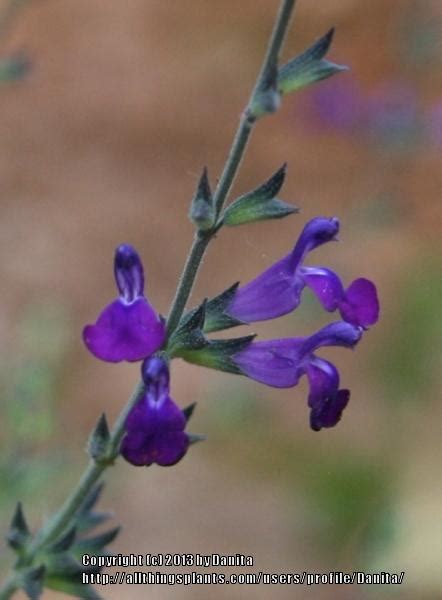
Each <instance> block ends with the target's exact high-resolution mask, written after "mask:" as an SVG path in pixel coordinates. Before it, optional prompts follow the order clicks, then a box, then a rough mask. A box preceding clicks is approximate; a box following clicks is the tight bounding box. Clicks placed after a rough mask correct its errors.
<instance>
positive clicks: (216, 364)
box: [179, 334, 256, 375]
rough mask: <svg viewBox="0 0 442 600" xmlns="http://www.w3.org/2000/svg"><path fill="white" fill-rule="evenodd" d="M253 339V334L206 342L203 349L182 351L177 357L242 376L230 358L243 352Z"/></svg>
mask: <svg viewBox="0 0 442 600" xmlns="http://www.w3.org/2000/svg"><path fill="white" fill-rule="evenodd" d="M255 337H256V336H255V335H254V334H253V335H247V336H244V337H240V338H231V339H227V340H207V344H206V346H205V347H204V348H200V349H197V350H184V351H183V352H181V353H180V354H179V356H180V357H181V358H183V359H184V360H186V361H187V362H190V363H194V364H196V365H200V366H202V367H209V368H210V369H216V370H218V371H225V372H227V373H234V374H236V375H242V374H243V372H242V370H241V369H240V367H239V366H238V365H237V364H236V363H235V361H234V360H233V358H232V357H233V356H235V354H238V352H241V351H242V350H245V349H246V348H247V346H249V344H250V343H251V342H252V341H253V339H254V338H255Z"/></svg>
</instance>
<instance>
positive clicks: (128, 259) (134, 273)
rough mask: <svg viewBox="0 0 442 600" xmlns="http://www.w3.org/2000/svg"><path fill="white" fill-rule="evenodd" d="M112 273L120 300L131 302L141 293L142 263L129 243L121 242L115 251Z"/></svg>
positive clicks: (142, 285)
mask: <svg viewBox="0 0 442 600" xmlns="http://www.w3.org/2000/svg"><path fill="white" fill-rule="evenodd" d="M114 275H115V282H116V284H117V287H118V291H119V292H120V298H121V299H122V300H124V301H126V302H133V301H134V300H136V299H137V298H140V297H141V296H142V295H143V292H144V272H143V264H142V262H141V259H140V257H139V255H138V252H137V251H136V250H135V248H133V247H132V246H130V245H129V244H121V245H120V246H118V248H117V249H116V251H115V258H114Z"/></svg>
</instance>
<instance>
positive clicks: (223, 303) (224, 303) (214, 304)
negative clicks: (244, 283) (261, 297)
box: [204, 282, 247, 333]
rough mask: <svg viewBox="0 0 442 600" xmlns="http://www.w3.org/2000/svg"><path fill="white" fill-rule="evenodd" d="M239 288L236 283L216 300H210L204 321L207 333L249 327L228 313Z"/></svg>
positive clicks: (216, 297)
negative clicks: (243, 326) (239, 326)
mask: <svg viewBox="0 0 442 600" xmlns="http://www.w3.org/2000/svg"><path fill="white" fill-rule="evenodd" d="M238 286H239V282H236V283H234V284H233V285H232V286H230V287H229V288H228V289H227V290H225V291H224V292H222V293H221V294H219V296H215V298H212V300H209V301H208V302H207V303H206V316H205V321H204V331H205V333H209V332H211V331H221V330H222V329H230V328H231V327H237V326H238V325H247V323H244V321H240V320H239V319H235V318H234V317H231V316H230V315H229V314H227V312H226V310H227V309H228V307H229V304H230V303H231V301H232V299H233V297H234V295H235V292H236V290H237V289H238Z"/></svg>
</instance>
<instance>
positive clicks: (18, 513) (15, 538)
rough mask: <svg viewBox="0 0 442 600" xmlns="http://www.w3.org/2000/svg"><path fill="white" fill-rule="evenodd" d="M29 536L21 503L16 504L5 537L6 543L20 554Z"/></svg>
mask: <svg viewBox="0 0 442 600" xmlns="http://www.w3.org/2000/svg"><path fill="white" fill-rule="evenodd" d="M30 535H31V534H30V531H29V527H28V524H27V522H26V519H25V515H24V512H23V508H22V505H21V502H17V506H16V507H15V512H14V516H13V517H12V520H11V525H10V527H9V531H8V534H7V536H6V539H7V542H8V544H9V546H10V547H11V548H13V549H14V550H15V551H16V552H20V551H21V550H23V548H24V547H25V545H26V542H27V541H28V540H29V538H30Z"/></svg>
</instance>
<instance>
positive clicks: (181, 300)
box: [0, 0, 295, 600]
mask: <svg viewBox="0 0 442 600" xmlns="http://www.w3.org/2000/svg"><path fill="white" fill-rule="evenodd" d="M294 5H295V0H282V3H281V7H280V10H279V12H278V15H277V17H276V22H275V26H274V28H273V32H272V35H271V38H270V41H269V44H268V48H267V52H266V55H265V58H264V61H263V64H262V67H261V70H260V74H259V75H258V78H257V81H256V84H255V86H254V92H255V90H257V89H259V87H260V86H261V84H262V82H263V80H264V77H265V75H266V72H267V70H268V67H269V65H271V64H272V62H273V63H274V62H275V60H276V58H277V57H278V55H279V52H280V50H281V47H282V44H283V42H284V38H285V34H286V32H287V28H288V25H289V21H290V16H291V13H292V11H293V8H294ZM252 98H253V93H252V96H251V98H250V100H249V102H248V104H247V106H246V109H245V110H244V112H243V114H242V116H241V119H240V122H239V125H238V129H237V131H236V134H235V137H234V140H233V143H232V146H231V149H230V152H229V155H228V157H227V160H226V164H225V166H224V169H223V172H222V174H221V177H220V180H219V182H218V185H217V187H216V190H215V193H214V203H215V207H216V213H217V216H218V217H219V215H220V213H221V210H222V208H223V205H224V203H225V201H226V198H227V196H228V194H229V192H230V190H231V187H232V184H233V182H234V179H235V176H236V174H237V172H238V169H239V167H240V164H241V161H242V158H243V156H244V152H245V149H246V146H247V142H248V140H249V138H250V134H251V132H252V129H253V126H254V123H255V118H254V117H253V115H252V113H251V102H252ZM218 229H219V225H216V226H214V228H213V229H212V230H209V231H207V232H198V233H197V234H196V236H195V239H194V241H193V244H192V247H191V249H190V252H189V255H188V257H187V260H186V263H185V265H184V269H183V272H182V275H181V278H180V281H179V283H178V287H177V291H176V294H175V298H174V300H173V302H172V306H171V309H170V312H169V317H168V320H167V330H168V333H169V335H170V334H171V333H172V332H173V331H174V329H175V328H176V327H177V325H178V323H179V321H180V319H181V316H182V314H183V312H184V309H185V307H186V304H187V301H188V299H189V296H190V294H191V291H192V288H193V284H194V282H195V278H196V275H197V273H198V269H199V267H200V265H201V261H202V259H203V256H204V253H205V250H206V248H207V246H208V244H209V242H210V241H211V239H212V238H213V237H214V236H215V234H216V232H217V231H218ZM142 392H143V384H142V383H138V385H137V386H136V388H135V390H134V392H133V394H132V396H131V397H130V398H129V401H128V402H127V404H126V405H125V407H124V408H123V410H122V411H121V413H120V415H119V417H118V418H117V421H116V422H115V425H114V427H113V429H112V432H111V439H110V452H109V454H110V456H116V454H117V452H118V448H119V445H120V442H121V438H122V436H123V434H124V423H125V420H126V416H127V414H128V413H129V411H130V409H131V408H132V406H133V405H134V404H135V403H136V401H137V400H138V398H139V397H140V395H141V394H142ZM111 464H112V461H108V462H100V463H97V462H95V461H91V462H90V463H89V465H88V466H87V468H86V470H85V471H84V473H83V475H82V476H81V478H80V481H79V482H78V484H77V486H76V487H75V488H74V490H73V492H72V493H71V494H70V496H69V497H68V498H67V500H66V501H65V503H64V504H63V505H62V506H61V508H60V509H59V510H58V511H57V512H56V513H55V514H54V515H53V517H52V518H51V519H50V520H49V522H48V523H47V524H46V525H45V526H44V527H42V529H41V530H40V531H39V532H38V534H37V535H36V537H35V539H34V540H33V543H32V544H31V545H30V547H29V548H28V551H27V561H26V562H27V564H28V565H31V564H32V562H33V559H34V558H35V556H36V554H37V553H38V552H39V551H40V550H41V549H42V548H43V547H44V546H45V545H46V544H47V543H49V542H50V541H53V540H55V539H56V538H57V537H59V536H60V534H61V533H63V531H65V530H66V529H67V528H68V527H69V525H70V522H71V519H72V517H73V516H74V515H75V514H76V512H77V511H78V509H79V508H80V506H81V504H82V502H83V500H84V498H85V496H86V495H87V493H88V492H89V491H90V489H91V487H92V486H93V485H94V484H95V483H96V482H97V481H98V480H99V479H100V477H101V475H102V473H103V471H104V470H105V469H106V468H107V467H108V466H110V465H111ZM19 587H20V578H19V573H17V574H14V573H13V574H11V576H10V577H8V579H6V580H5V582H4V584H3V586H2V587H0V600H8V598H10V597H11V596H12V594H13V593H14V592H15V591H16V590H17V589H18V588H19Z"/></svg>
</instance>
